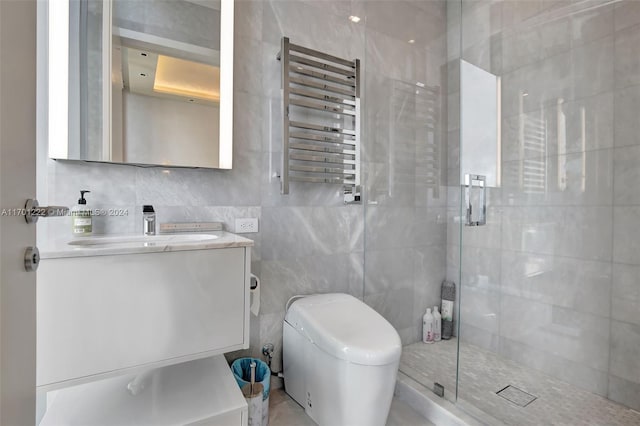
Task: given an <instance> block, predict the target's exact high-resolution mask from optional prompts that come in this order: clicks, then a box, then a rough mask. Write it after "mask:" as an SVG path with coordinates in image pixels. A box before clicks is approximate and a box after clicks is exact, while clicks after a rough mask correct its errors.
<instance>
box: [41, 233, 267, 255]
mask: <svg viewBox="0 0 640 426" xmlns="http://www.w3.org/2000/svg"><path fill="white" fill-rule="evenodd" d="M185 235H193V236H196V235H198V236H202V239H200V240H187V241H183V240H181V237H184V236H185ZM206 236H211V238H206ZM128 238H129V239H131V241H128V240H127V239H128ZM85 243H86V244H85ZM253 245H254V243H253V240H250V239H248V238H244V237H241V236H239V235H236V234H232V233H230V232H224V231H215V232H207V233H203V234H200V233H193V234H191V233H189V234H159V235H156V236H153V237H147V238H145V237H144V236H142V235H116V234H110V235H92V236H90V237H81V238H76V239H70V238H66V239H60V240H56V241H47V242H45V243H44V244H42V246H41V248H40V257H41V258H42V259H56V258H63V257H86V256H110V255H119V254H139V253H157V252H169V251H187V250H211V249H220V248H233V247H252V246H253Z"/></svg>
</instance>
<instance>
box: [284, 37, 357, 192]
mask: <svg viewBox="0 0 640 426" xmlns="http://www.w3.org/2000/svg"><path fill="white" fill-rule="evenodd" d="M277 59H278V60H280V62H281V69H282V80H281V84H282V86H281V87H282V118H283V123H282V124H283V132H282V141H283V147H282V170H281V171H280V183H281V192H282V194H288V193H289V183H290V182H292V181H297V182H313V183H330V184H342V185H343V191H344V197H345V203H357V202H360V60H359V59H355V60H347V59H342V58H339V57H337V56H333V55H329V54H327V53H324V52H319V51H317V50H313V49H309V48H306V47H302V46H298V45H296V44H293V43H291V42H290V41H289V39H288V38H287V37H283V38H282V41H281V50H280V52H279V53H278V56H277Z"/></svg>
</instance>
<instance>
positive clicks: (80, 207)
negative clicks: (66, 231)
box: [71, 189, 93, 237]
mask: <svg viewBox="0 0 640 426" xmlns="http://www.w3.org/2000/svg"><path fill="white" fill-rule="evenodd" d="M88 192H91V191H87V190H84V189H83V190H82V191H80V199H79V200H78V204H77V205H75V206H73V208H72V209H71V232H72V233H73V236H74V237H83V236H86V235H91V233H92V232H93V220H92V217H91V209H90V208H89V207H88V206H87V200H85V198H84V194H86V193H88Z"/></svg>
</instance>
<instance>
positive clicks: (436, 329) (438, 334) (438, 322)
mask: <svg viewBox="0 0 640 426" xmlns="http://www.w3.org/2000/svg"><path fill="white" fill-rule="evenodd" d="M441 338H442V316H441V315H440V312H438V307H437V306H434V307H433V341H434V342H439V341H440V339H441Z"/></svg>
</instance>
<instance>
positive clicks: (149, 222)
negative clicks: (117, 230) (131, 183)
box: [142, 205, 156, 235]
mask: <svg viewBox="0 0 640 426" xmlns="http://www.w3.org/2000/svg"><path fill="white" fill-rule="evenodd" d="M142 233H143V234H144V235H156V212H155V210H153V206H151V205H145V206H143V207H142Z"/></svg>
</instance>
